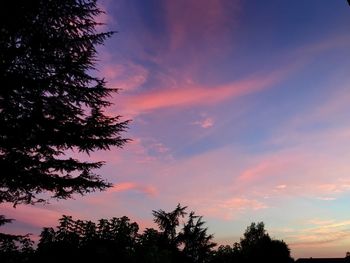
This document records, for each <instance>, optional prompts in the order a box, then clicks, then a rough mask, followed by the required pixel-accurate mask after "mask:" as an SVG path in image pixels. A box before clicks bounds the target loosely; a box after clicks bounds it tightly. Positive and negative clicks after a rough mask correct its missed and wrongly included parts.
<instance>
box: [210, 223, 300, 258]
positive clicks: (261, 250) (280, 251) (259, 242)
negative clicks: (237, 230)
mask: <svg viewBox="0 0 350 263" xmlns="http://www.w3.org/2000/svg"><path fill="white" fill-rule="evenodd" d="M212 262H213V263H219V262H223V263H226V262H227V263H228V262H237V263H249V262H271V263H289V262H294V260H293V258H292V257H291V256H290V250H289V248H288V245H287V244H286V243H284V242H283V241H280V240H275V239H272V238H271V237H270V236H269V234H268V233H267V232H266V230H265V226H264V223H263V222H260V223H257V224H256V223H252V224H251V225H250V226H248V227H247V229H246V231H245V233H244V237H243V238H241V241H240V242H239V243H235V244H234V245H233V247H231V246H220V247H219V248H218V250H217V251H216V252H215V254H214V256H213V261H212Z"/></svg>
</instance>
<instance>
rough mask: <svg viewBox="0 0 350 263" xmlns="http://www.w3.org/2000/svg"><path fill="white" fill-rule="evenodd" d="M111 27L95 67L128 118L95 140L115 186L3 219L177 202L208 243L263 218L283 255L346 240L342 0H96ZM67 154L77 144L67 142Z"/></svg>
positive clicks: (35, 219)
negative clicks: (117, 140) (108, 140)
mask: <svg viewBox="0 0 350 263" xmlns="http://www.w3.org/2000/svg"><path fill="white" fill-rule="evenodd" d="M100 5H101V7H102V9H104V10H106V15H103V16H100V17H98V19H99V20H100V21H101V22H104V23H106V26H103V28H101V29H100V30H116V31H118V33H117V34H115V35H114V36H113V37H112V38H111V39H109V40H108V41H107V42H106V44H105V46H103V47H100V48H99V56H98V58H99V62H98V66H97V69H98V72H96V73H95V74H98V75H99V76H101V77H105V78H106V80H107V81H108V86H109V87H113V88H119V89H120V91H119V94H117V95H115V96H114V97H113V98H111V100H112V101H113V103H114V106H113V107H111V108H108V109H107V112H108V114H111V115H115V114H120V115H122V116H123V119H124V120H126V119H132V122H131V124H130V128H129V130H128V131H127V132H126V133H125V136H126V137H128V138H131V139H132V142H130V143H129V144H127V145H126V146H125V147H124V148H123V149H116V148H114V149H111V151H105V152H96V153H94V154H92V155H91V156H90V157H86V156H83V158H90V159H93V160H104V161H106V165H105V166H104V167H103V168H102V169H101V170H100V171H99V173H100V174H102V175H103V177H104V178H106V179H107V180H109V181H110V182H112V183H114V184H115V186H114V187H113V188H110V189H109V190H107V191H105V192H96V193H93V194H89V195H87V196H85V197H81V196H78V195H77V196H75V200H66V201H64V200H63V201H58V202H56V201H55V200H53V201H52V202H51V203H50V204H48V205H37V206H34V207H33V206H25V205H19V206H17V208H16V209H13V208H12V206H11V204H5V205H2V206H1V214H2V213H3V214H5V215H6V216H7V217H10V218H11V217H12V218H16V222H15V223H13V224H11V225H9V226H7V230H8V231H11V232H14V233H21V234H23V233H27V232H30V233H33V239H37V235H38V233H39V232H40V229H41V228H42V227H44V226H55V225H57V219H58V218H59V217H60V216H61V215H62V214H69V215H72V216H73V217H74V218H79V219H90V220H97V219H99V218H110V217H113V216H116V217H119V216H123V215H127V216H129V217H130V218H131V220H133V221H137V222H138V223H139V224H140V225H141V227H142V229H143V228H145V227H155V225H154V224H153V221H152V214H151V211H152V210H157V209H164V210H167V211H169V210H172V209H173V208H175V206H176V205H177V203H181V204H182V205H187V206H188V207H189V210H194V211H195V212H196V213H197V214H199V215H203V216H204V220H205V221H206V222H207V226H208V228H209V231H208V232H209V233H214V235H215V241H216V242H218V243H219V244H233V243H234V242H237V241H239V237H241V236H242V235H243V232H244V230H245V228H246V227H247V226H248V225H249V224H250V223H251V222H258V221H263V222H264V223H265V225H266V229H267V230H268V232H269V234H270V235H271V236H272V237H274V238H277V239H283V240H284V241H285V242H286V243H287V244H288V245H289V247H290V248H291V250H292V256H293V257H294V258H299V257H344V256H345V252H346V251H349V250H350V6H348V4H347V2H346V0H264V1H262V0H255V1H254V0H245V1H244V0H145V1H144V0H104V1H101V2H100ZM69 154H72V155H73V156H78V154H77V153H69Z"/></svg>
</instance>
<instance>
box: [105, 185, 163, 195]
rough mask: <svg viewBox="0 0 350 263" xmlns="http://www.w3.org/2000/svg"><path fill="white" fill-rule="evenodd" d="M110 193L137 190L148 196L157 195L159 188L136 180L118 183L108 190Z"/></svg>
mask: <svg viewBox="0 0 350 263" xmlns="http://www.w3.org/2000/svg"><path fill="white" fill-rule="evenodd" d="M107 191H108V192H109V193H120V192H127V191H137V192H141V193H143V194H145V195H148V196H155V195H156V194H157V189H156V188H155V187H154V186H149V185H147V186H144V185H140V184H137V183H134V182H123V183H117V184H116V185H114V186H113V187H111V188H109V189H108V190H107Z"/></svg>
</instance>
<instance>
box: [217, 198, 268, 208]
mask: <svg viewBox="0 0 350 263" xmlns="http://www.w3.org/2000/svg"><path fill="white" fill-rule="evenodd" d="M220 206H221V207H223V208H225V209H233V210H246V209H251V210H258V209H263V208H267V205H266V204H264V203H262V202H260V201H257V200H252V199H247V198H237V197H236V198H231V199H228V200H226V201H224V202H222V203H221V204H220Z"/></svg>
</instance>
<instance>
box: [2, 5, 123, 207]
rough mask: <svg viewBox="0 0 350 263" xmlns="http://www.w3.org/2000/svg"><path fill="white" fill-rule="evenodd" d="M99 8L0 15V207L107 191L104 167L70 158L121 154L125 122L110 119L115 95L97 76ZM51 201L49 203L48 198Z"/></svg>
mask: <svg viewBox="0 0 350 263" xmlns="http://www.w3.org/2000/svg"><path fill="white" fill-rule="evenodd" d="M101 12H102V11H101V10H100V9H99V8H98V7H97V5H96V0H30V1H28V0H13V1H5V2H4V3H2V5H1V8H0V85H1V88H0V127H1V128H0V174H1V175H0V203H1V202H12V203H14V204H18V203H36V202H38V201H42V199H41V198H42V196H43V195H42V193H49V194H50V197H54V198H63V199H65V198H69V197H71V195H72V194H74V193H80V194H84V193H87V192H89V191H93V190H102V189H105V188H106V187H108V186H109V183H108V182H106V181H104V180H103V179H102V178H101V176H100V175H98V174H95V173H94V172H93V170H94V169H96V168H99V167H101V165H102V164H103V163H102V162H83V161H81V160H79V159H74V158H70V157H67V156H65V153H66V151H67V150H71V149H74V150H77V151H82V152H86V153H89V152H91V151H94V150H100V149H102V150H106V149H109V147H111V146H117V147H121V146H123V145H124V144H125V143H126V142H127V139H125V138H123V137H121V133H122V132H123V131H124V130H125V129H126V128H127V124H128V122H127V121H121V120H120V116H114V117H111V116H108V115H106V114H105V113H104V109H105V107H108V106H109V105H110V102H109V101H108V99H109V97H110V96H111V94H112V93H113V92H115V91H116V90H115V89H110V88H107V87H106V83H105V81H104V80H103V79H101V78H98V77H95V76H94V75H93V74H92V72H93V69H94V64H95V62H96V47H97V45H99V44H103V42H104V40H105V39H106V38H108V37H110V36H111V35H112V33H113V32H105V33H99V32H97V31H96V26H98V25H99V23H98V22H96V16H97V15H99V14H100V13H101ZM44 196H45V198H47V197H48V195H47V194H46V195H44Z"/></svg>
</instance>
